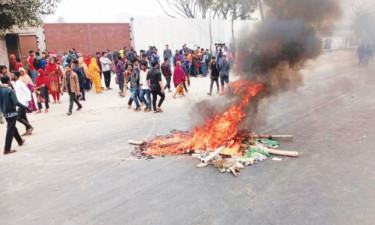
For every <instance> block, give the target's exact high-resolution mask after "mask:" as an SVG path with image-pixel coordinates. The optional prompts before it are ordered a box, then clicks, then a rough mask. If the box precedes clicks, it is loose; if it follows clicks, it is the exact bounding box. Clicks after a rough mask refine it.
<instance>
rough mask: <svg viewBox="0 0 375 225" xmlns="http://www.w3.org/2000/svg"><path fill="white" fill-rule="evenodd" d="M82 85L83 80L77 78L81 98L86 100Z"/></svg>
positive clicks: (83, 85) (83, 84) (83, 83)
mask: <svg viewBox="0 0 375 225" xmlns="http://www.w3.org/2000/svg"><path fill="white" fill-rule="evenodd" d="M84 87H85V80H84V79H79V90H80V91H81V95H82V99H83V100H86V98H85V89H84Z"/></svg>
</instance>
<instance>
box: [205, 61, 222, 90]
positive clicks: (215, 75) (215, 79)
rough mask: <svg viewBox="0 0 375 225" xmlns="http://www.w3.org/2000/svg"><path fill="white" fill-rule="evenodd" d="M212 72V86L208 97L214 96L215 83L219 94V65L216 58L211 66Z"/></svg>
mask: <svg viewBox="0 0 375 225" xmlns="http://www.w3.org/2000/svg"><path fill="white" fill-rule="evenodd" d="M209 67H210V72H211V84H210V92H209V93H207V94H208V95H212V88H213V85H214V83H216V86H217V93H218V94H219V90H220V88H219V76H220V75H219V69H218V68H217V67H218V66H217V64H216V57H215V56H213V57H212V58H211V64H210V66H209Z"/></svg>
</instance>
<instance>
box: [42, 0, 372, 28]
mask: <svg viewBox="0 0 375 225" xmlns="http://www.w3.org/2000/svg"><path fill="white" fill-rule="evenodd" d="M160 1H161V2H164V0H160ZM339 2H340V3H341V4H342V5H343V6H345V7H343V11H344V15H345V14H346V16H348V14H349V13H351V12H352V11H351V9H352V5H353V4H354V3H357V4H359V3H358V2H360V3H361V5H366V4H368V2H371V4H374V2H375V0H356V1H353V0H339ZM365 3H366V4H365ZM354 5H356V4H354ZM166 9H167V10H168V8H166ZM345 9H346V10H345ZM169 12H170V13H171V11H170V10H169ZM140 15H143V16H148V17H168V16H167V15H166V14H165V13H164V11H163V10H162V8H161V7H160V5H159V4H158V2H157V0H62V2H61V3H60V4H59V6H58V7H57V10H56V13H55V15H51V16H47V17H46V18H45V22H47V23H54V22H60V21H59V18H63V19H64V22H69V23H87V22H91V23H116V22H129V18H130V17H136V16H140ZM253 16H255V17H258V16H257V15H253ZM342 19H344V18H342ZM347 19H348V18H347Z"/></svg>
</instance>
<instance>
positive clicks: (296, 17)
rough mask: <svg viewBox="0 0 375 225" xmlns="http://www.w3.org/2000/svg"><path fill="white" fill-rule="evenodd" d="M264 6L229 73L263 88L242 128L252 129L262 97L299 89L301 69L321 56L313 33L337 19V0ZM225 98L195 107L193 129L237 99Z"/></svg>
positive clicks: (271, 1)
mask: <svg viewBox="0 0 375 225" xmlns="http://www.w3.org/2000/svg"><path fill="white" fill-rule="evenodd" d="M264 3H266V5H267V14H266V18H265V20H263V21H261V22H260V23H259V24H257V25H256V27H255V28H254V29H253V31H252V32H251V33H250V34H248V35H243V37H242V38H241V40H240V43H245V45H241V48H239V49H238V50H237V54H236V71H235V73H237V74H239V75H240V79H241V80H247V81H253V82H261V83H263V84H264V87H265V88H264V91H262V92H260V93H259V94H258V95H257V96H255V97H254V98H252V99H251V101H250V104H249V106H248V108H247V109H246V111H245V114H246V116H247V117H246V120H245V121H244V122H243V123H242V124H241V126H243V127H247V128H254V122H255V120H256V119H258V118H257V116H258V113H257V112H258V103H259V102H260V101H261V100H262V99H264V98H267V97H269V96H275V95H278V94H280V93H283V92H285V91H289V90H295V89H297V88H298V87H300V86H301V85H303V77H302V74H301V73H300V69H301V67H302V66H303V64H304V63H305V62H306V61H308V60H310V59H314V58H317V57H318V56H319V55H320V53H321V47H322V46H321V45H322V41H321V39H320V37H319V32H321V31H323V30H324V31H325V32H326V31H327V30H326V29H327V27H330V26H332V23H333V22H334V21H335V20H336V19H338V18H339V16H340V15H341V12H340V6H339V2H338V0H264ZM244 33H246V31H245V32H244ZM226 97H227V99H226V100H225V101H224V100H223V101H221V102H220V104H218V103H217V102H215V104H212V103H210V102H209V101H203V102H201V103H198V104H197V105H196V107H195V109H193V111H192V114H193V115H196V114H197V113H198V114H199V115H203V116H202V117H199V118H200V120H197V119H196V120H195V123H194V125H196V124H197V123H201V122H203V121H204V119H206V118H207V117H208V118H212V116H213V115H212V111H215V112H217V113H221V112H223V111H224V110H225V109H227V108H228V107H229V106H230V104H232V103H238V102H239V101H240V98H241V96H234V95H233V94H231V93H230V92H228V93H227V95H226ZM194 118H196V117H194ZM194 125H193V126H194Z"/></svg>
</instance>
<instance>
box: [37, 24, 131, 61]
mask: <svg viewBox="0 0 375 225" xmlns="http://www.w3.org/2000/svg"><path fill="white" fill-rule="evenodd" d="M44 33H45V40H46V47H47V49H48V50H49V51H51V50H54V51H56V52H57V54H58V55H59V56H61V55H62V54H63V52H64V51H67V50H69V49H71V48H75V49H76V50H77V51H78V52H80V53H82V54H84V55H86V54H90V55H93V54H95V52H102V51H105V50H106V49H110V50H111V51H112V50H113V48H117V49H119V48H120V47H121V48H122V47H124V46H126V47H128V48H129V47H130V26H129V24H128V23H88V24H83V23H60V24H57V23H50V24H44Z"/></svg>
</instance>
